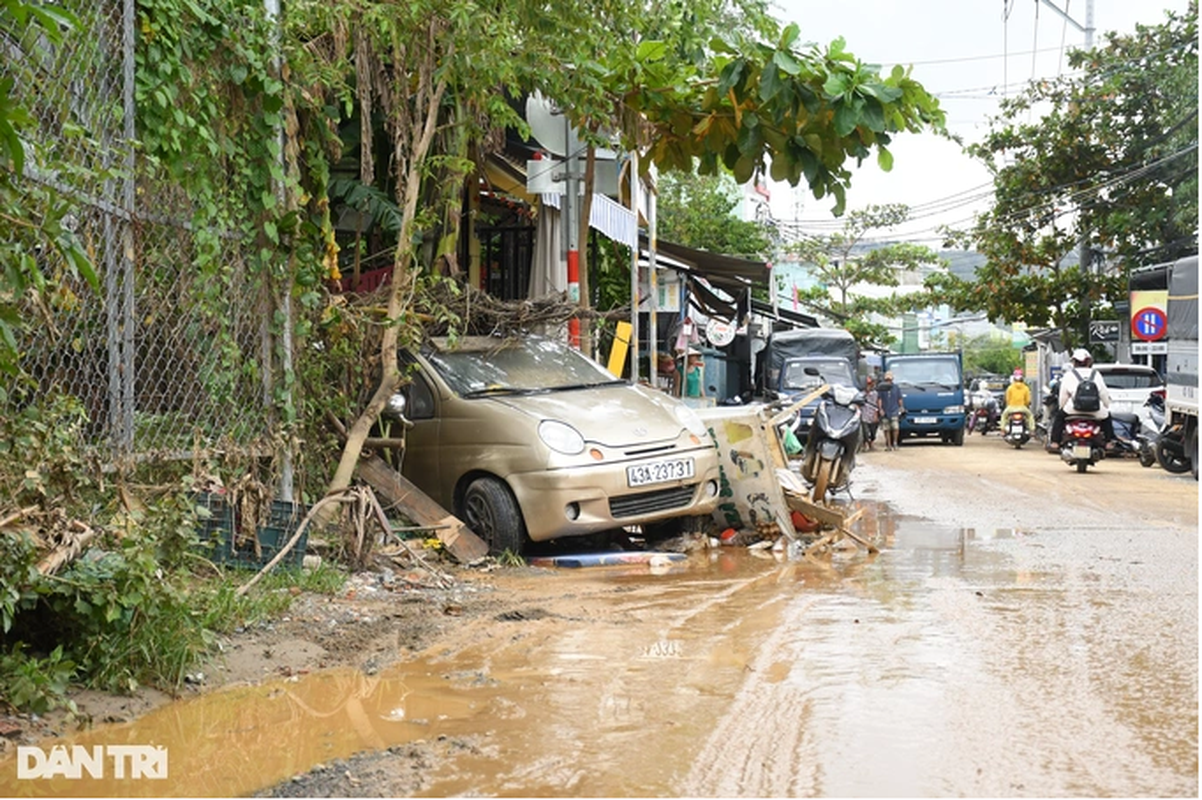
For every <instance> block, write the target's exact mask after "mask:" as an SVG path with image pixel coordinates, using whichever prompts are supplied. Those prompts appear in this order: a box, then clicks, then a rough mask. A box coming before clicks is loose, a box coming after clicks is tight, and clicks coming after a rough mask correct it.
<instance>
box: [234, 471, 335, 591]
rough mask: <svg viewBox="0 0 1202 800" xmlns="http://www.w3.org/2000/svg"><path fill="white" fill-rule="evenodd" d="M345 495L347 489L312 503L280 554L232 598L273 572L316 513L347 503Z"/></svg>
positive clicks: (239, 588)
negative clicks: (331, 506)
mask: <svg viewBox="0 0 1202 800" xmlns="http://www.w3.org/2000/svg"><path fill="white" fill-rule="evenodd" d="M347 494H349V491H348V490H347V489H338V490H337V491H335V492H332V493H330V494H328V495H326V496H325V497H323V498H321V499H320V500H318V501H317V502H316V503H314V504H313V507H312V508H310V509H309V513H308V514H305V517H304V519H302V520H301V521H300V525H297V526H296V532H295V533H293V534H292V538H291V539H289V540H288V542H287V543H286V544H285V545H284V546H283V547H281V548H280V552H278V553H276V554H275V557H274V558H272V559H271V560H270V561H268V562H267V563H266V564H264V565H263V569H261V570H259V571H258V572H256V573H255V576H254V577H253V578H251V579H250V580H249V581H247V582H246V583H244V584H242V585H241V586H239V587H238V591H236V592H234V596H235V597H241V596H242V595H244V594H246V593H247V592H248V591H250V587H252V586H254V585H255V584H256V583H258V582H259V581H260V580H261V579H262V578H263V576H264V575H266V574H267V573H268V572H271V570H273V569H274V568H275V565H276V564H279V563H280V562H281V561H283V560H284V556H286V555H288V553H290V552H291V551H292V548H293V547H295V546H296V543H297V542H299V541H300V538H301V535H302V534H303V533H304V532H305V529H307V528H308V527H309V523H311V522H312V521H313V518H314V517H316V516H317V512H318V511H320V510H321V509H323V508H325V507H326V506H327V505H330V504H331V503H345V502H347V501H348V498H347V497H346V495H347Z"/></svg>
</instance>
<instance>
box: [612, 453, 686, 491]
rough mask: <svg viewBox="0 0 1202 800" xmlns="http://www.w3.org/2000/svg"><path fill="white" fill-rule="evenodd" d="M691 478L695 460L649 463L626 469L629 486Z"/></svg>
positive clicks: (683, 459) (669, 460) (671, 459)
mask: <svg viewBox="0 0 1202 800" xmlns="http://www.w3.org/2000/svg"><path fill="white" fill-rule="evenodd" d="M691 477H693V459H691V458H669V459H664V460H662V461H649V462H647V463H645V464H635V465H634V466H632V467H627V468H626V483H627V485H628V486H648V485H650V484H652V483H665V482H667V481H676V480H681V479H682V478H691Z"/></svg>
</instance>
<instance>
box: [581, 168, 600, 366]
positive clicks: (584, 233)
mask: <svg viewBox="0 0 1202 800" xmlns="http://www.w3.org/2000/svg"><path fill="white" fill-rule="evenodd" d="M596 183H597V148H596V147H594V146H593V145H591V144H590V145H589V146H588V155H587V156H586V157H585V162H584V199H583V201H582V202H581V203H580V231H579V237H578V239H577V241H579V242H580V308H581V309H582V310H586V311H587V310H588V309H589V308H591V307H592V299H591V295H590V293H589V292H590V289H589V279H588V271H589V263H588V261H589V259H588V235H589V230H590V229H589V217H590V216H592V213H593V187H594V186H595V185H596ZM580 351H581V352H582V353H584V354H585V355H587V356H589V357H590V358H592V357H593V326H592V323H591V322H589V318H588V317H587V316H584V317H583V318H582V319H581V320H580Z"/></svg>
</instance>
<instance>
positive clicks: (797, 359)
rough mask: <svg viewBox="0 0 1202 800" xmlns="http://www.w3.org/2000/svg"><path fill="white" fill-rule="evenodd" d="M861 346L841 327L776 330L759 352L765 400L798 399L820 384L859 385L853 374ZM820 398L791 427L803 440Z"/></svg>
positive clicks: (800, 411) (804, 408) (801, 413)
mask: <svg viewBox="0 0 1202 800" xmlns="http://www.w3.org/2000/svg"><path fill="white" fill-rule="evenodd" d="M859 359H860V348H859V345H857V344H856V340H855V337H853V336H852V335H851V334H850V333H848V332H847V331H846V330H844V329H842V328H801V329H798V330H791V331H778V332H776V333H774V334H772V336H770V337H769V338H768V342H767V345H766V346H765V347H764V350H763V351H762V352H761V353H760V361H759V364H760V367H761V370H760V378H761V385H762V388H763V394H764V397H765V399H767V400H778V399H779V400H785V401H788V400H790V399H796V398H800V397H802V396H803V395H806V394H809V393H810V392H812V391H813V390H814V389H816V388H818V387H819V386H821V385H822V384H824V383H826V384H831V385H841V386H853V387H859V381H858V379H857V377H856V375H857V369H858V366H859ZM818 402H819V400H817V399H815V400H814V401H813V402H810V403H807V404H806V405H805V406H803V407H802V408H801V409H800V410H799V413H798V420H797V423H796V425H795V426H794V428H793V430H794V432H795V433H796V434H797V436H798V438H800V439H805V438H806V437H807V436H808V435H809V432H810V425H811V424H812V423H813V421H814V413H815V412H816V411H817V409H818Z"/></svg>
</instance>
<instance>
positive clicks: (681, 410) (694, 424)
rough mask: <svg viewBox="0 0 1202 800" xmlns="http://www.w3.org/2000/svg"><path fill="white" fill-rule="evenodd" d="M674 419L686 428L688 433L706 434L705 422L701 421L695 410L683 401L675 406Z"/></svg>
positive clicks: (702, 435)
mask: <svg viewBox="0 0 1202 800" xmlns="http://www.w3.org/2000/svg"><path fill="white" fill-rule="evenodd" d="M676 420H677V421H678V422H679V423H680V424H681V425H683V426H685V427H686V428H688V430H689V433H691V434H693V435H694V436H701V437H704V436H705V435H706V432H707V431H706V427H705V423H704V422H702V421H701V417H699V416H697V412H696V411H694V410H693V409H691V408H689V407H688V406H686V405H684V404H683V403H681V404H680V405H678V406H676Z"/></svg>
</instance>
